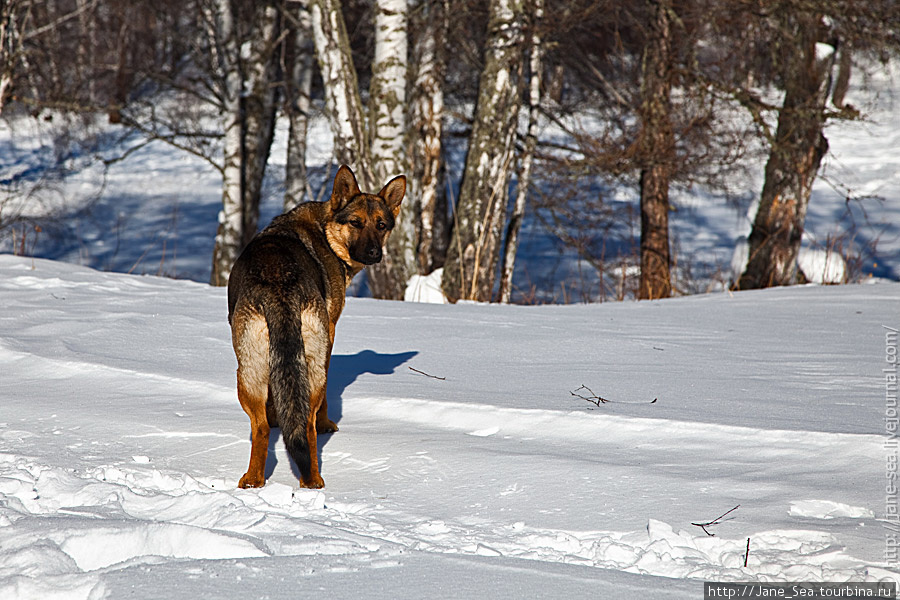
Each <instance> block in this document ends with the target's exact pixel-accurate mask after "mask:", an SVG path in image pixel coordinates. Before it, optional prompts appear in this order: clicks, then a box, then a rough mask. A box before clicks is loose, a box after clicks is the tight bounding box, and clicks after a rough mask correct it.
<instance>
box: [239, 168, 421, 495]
mask: <svg viewBox="0 0 900 600" xmlns="http://www.w3.org/2000/svg"><path fill="white" fill-rule="evenodd" d="M405 192H406V177H404V176H402V175H401V176H399V177H395V178H394V179H392V180H391V181H390V182H389V183H388V184H387V185H385V186H384V188H383V189H382V190H381V191H380V192H379V193H378V194H377V195H375V194H365V193H362V192H360V190H359V186H358V185H357V183H356V177H354V175H353V172H352V171H351V170H350V169H349V168H348V167H347V166H342V167H341V168H340V169H339V170H338V173H337V175H336V176H335V178H334V188H333V190H332V192H331V199H330V200H328V201H327V202H306V203H303V204H300V205H299V206H297V207H296V208H294V209H293V210H291V211H289V212H287V213H285V214H283V215H281V216H279V217H276V218H275V219H274V220H273V221H272V224H271V225H269V226H268V227H266V228H265V229H264V230H263V231H261V232H260V233H259V234H258V235H257V236H256V237H255V238H253V240H252V241H251V242H250V244H249V245H248V246H247V247H246V248H245V249H244V251H243V252H242V253H241V255H240V257H239V258H238V259H237V261H235V263H234V267H233V269H232V271H231V276H230V278H229V281H228V321H229V322H230V323H231V337H232V343H233V344H234V352H235V355H237V361H238V370H237V388H238V399H239V400H240V402H241V406H242V407H243V409H244V411H245V412H246V413H247V415H248V416H249V417H250V430H251V436H252V445H251V448H250V466H249V467H248V468H247V473H246V474H245V475H244V476H243V477H242V478H241V480H240V483H239V485H240V487H242V488H248V487H260V486H262V485H264V484H265V482H266V475H265V466H266V454H267V452H268V447H269V429H270V428H271V427H276V426H280V427H281V433H282V436H283V437H284V443H285V446H287V450H288V453H289V454H290V456H291V458H293V459H294V462H295V463H296V464H297V467H298V468H299V469H300V485H301V486H303V487H309V488H320V487H322V486H323V485H324V482H323V481H322V477H321V475H320V474H319V463H318V448H317V445H316V434H317V433H331V432H334V431H337V425H335V424H334V422H333V421H331V419H329V418H328V405H327V401H326V398H325V388H326V377H327V374H328V363H329V361H330V359H331V349H332V346H333V344H334V328H335V325H337V321H338V317H340V315H341V311H342V310H343V308H344V296H345V293H346V291H347V286H348V285H349V284H350V280H351V279H352V278H353V276H354V275H356V274H357V273H358V272H359V271H360V270H361V269H363V268H364V267H365V266H366V265H371V264H374V263H377V262H379V261H380V260H381V257H382V246H383V245H384V242H385V240H386V239H387V237H388V235H389V234H390V232H391V229H392V228H393V226H394V219H395V218H396V217H397V214H398V213H399V211H400V202H401V200H402V199H403V195H404V193H405Z"/></svg>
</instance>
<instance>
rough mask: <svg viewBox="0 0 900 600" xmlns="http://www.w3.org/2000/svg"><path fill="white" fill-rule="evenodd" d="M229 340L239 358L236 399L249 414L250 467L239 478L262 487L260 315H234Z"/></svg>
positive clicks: (264, 425)
mask: <svg viewBox="0 0 900 600" xmlns="http://www.w3.org/2000/svg"><path fill="white" fill-rule="evenodd" d="M232 342H233V343H234V351H235V355H236V356H237V359H238V370H237V390H238V400H240V402H241V407H242V408H243V409H244V412H246V413H247V416H248V417H250V434H251V446H250V466H248V467H247V473H245V474H244V476H243V477H241V480H240V482H239V483H238V486H240V487H242V488H252V487H262V486H263V485H265V483H266V456H267V455H268V452H269V421H268V418H267V414H266V413H267V411H266V401H267V400H268V395H269V361H268V357H269V333H268V328H267V327H266V321H265V319H263V317H262V315H259V314H258V313H254V312H251V311H241V312H239V313H237V314H236V315H235V318H234V325H233V328H232Z"/></svg>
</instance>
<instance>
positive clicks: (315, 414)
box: [300, 305, 337, 488]
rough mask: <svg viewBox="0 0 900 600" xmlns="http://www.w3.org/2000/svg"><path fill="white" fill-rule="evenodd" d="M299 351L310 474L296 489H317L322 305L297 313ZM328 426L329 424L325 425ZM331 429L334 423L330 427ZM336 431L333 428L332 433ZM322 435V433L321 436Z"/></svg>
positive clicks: (324, 350) (324, 349)
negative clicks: (306, 392) (306, 382)
mask: <svg viewBox="0 0 900 600" xmlns="http://www.w3.org/2000/svg"><path fill="white" fill-rule="evenodd" d="M300 320H301V332H302V334H303V349H304V352H305V355H306V370H307V374H308V377H309V416H308V417H307V422H306V438H307V441H308V443H309V455H310V472H309V474H306V473H303V477H302V478H301V480H300V485H301V486H303V487H308V488H320V487H322V486H324V485H325V482H324V481H323V480H322V476H321V475H320V474H319V459H318V454H319V452H318V450H319V447H318V436H317V433H318V432H320V431H322V430H321V429H319V423H320V419H321V415H323V414H324V418H325V420H326V421H327V420H328V414H327V411H328V406H327V402H326V398H325V393H326V388H327V376H328V350H329V347H330V343H329V342H330V339H329V336H328V315H327V313H326V312H325V310H324V306H322V305H310V306H308V307H306V308H304V309H303V311H302V312H301V313H300ZM323 411H324V412H323ZM328 422H329V423H330V421H328ZM331 424H332V425H334V423H331ZM335 430H337V426H334V429H333V430H332V431H335ZM323 433H324V432H323Z"/></svg>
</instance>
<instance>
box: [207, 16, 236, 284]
mask: <svg viewBox="0 0 900 600" xmlns="http://www.w3.org/2000/svg"><path fill="white" fill-rule="evenodd" d="M210 10H211V11H212V12H213V15H212V17H211V19H210V22H211V23H212V24H213V25H214V27H213V30H212V31H211V32H210V33H211V34H212V35H214V36H215V40H213V43H212V44H211V45H212V46H213V47H214V48H216V49H217V50H218V56H217V59H218V62H219V65H220V69H222V71H223V73H222V75H223V80H224V83H223V90H222V94H223V102H224V110H225V115H224V116H225V123H224V128H225V140H224V157H223V158H224V161H223V169H222V210H221V211H219V227H218V230H217V232H216V242H215V246H214V248H213V263H212V275H211V276H210V284H211V285H217V286H223V285H227V284H228V274H229V273H230V272H231V266H232V265H233V264H234V261H235V260H236V259H237V257H238V253H239V252H240V248H241V244H242V243H243V235H244V232H243V228H244V216H243V210H242V208H241V199H242V194H243V189H244V184H243V181H242V179H243V168H242V162H243V149H242V146H243V116H242V102H241V96H242V94H243V78H242V77H241V69H240V64H239V62H238V59H239V58H240V50H239V44H238V39H237V30H236V28H235V20H234V14H233V12H232V9H231V2H230V1H229V0H216V1H215V3H214V4H213V6H212V7H211V8H210Z"/></svg>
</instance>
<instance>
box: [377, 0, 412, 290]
mask: <svg viewBox="0 0 900 600" xmlns="http://www.w3.org/2000/svg"><path fill="white" fill-rule="evenodd" d="M407 12H408V10H407V0H376V6H375V59H374V61H373V63H372V81H371V83H370V85H369V128H370V131H371V139H372V171H373V176H374V178H375V182H376V183H381V182H385V181H387V180H388V179H390V178H391V177H394V176H395V175H399V174H401V173H406V172H407V170H408V164H409V160H408V157H407V154H406V133H407V128H406V109H407V107H406V82H407V70H408V60H407V45H408V44H407V39H408V36H407ZM415 215H416V205H415V200H414V199H412V198H408V199H407V200H406V201H404V202H403V203H402V204H401V205H400V214H399V215H398V216H397V219H396V221H395V223H394V229H393V231H392V232H391V236H390V237H389V238H388V242H387V248H386V249H387V252H385V254H384V258H383V259H382V261H381V262H380V263H378V264H376V265H372V266H371V267H369V269H368V270H367V277H368V280H369V289H370V290H371V291H372V295H373V296H375V297H376V298H391V299H395V300H400V299H402V298H403V293H404V291H405V289H406V282H407V280H409V278H410V277H411V276H412V275H415V274H416V273H417V272H418V269H417V265H416V225H415Z"/></svg>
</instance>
